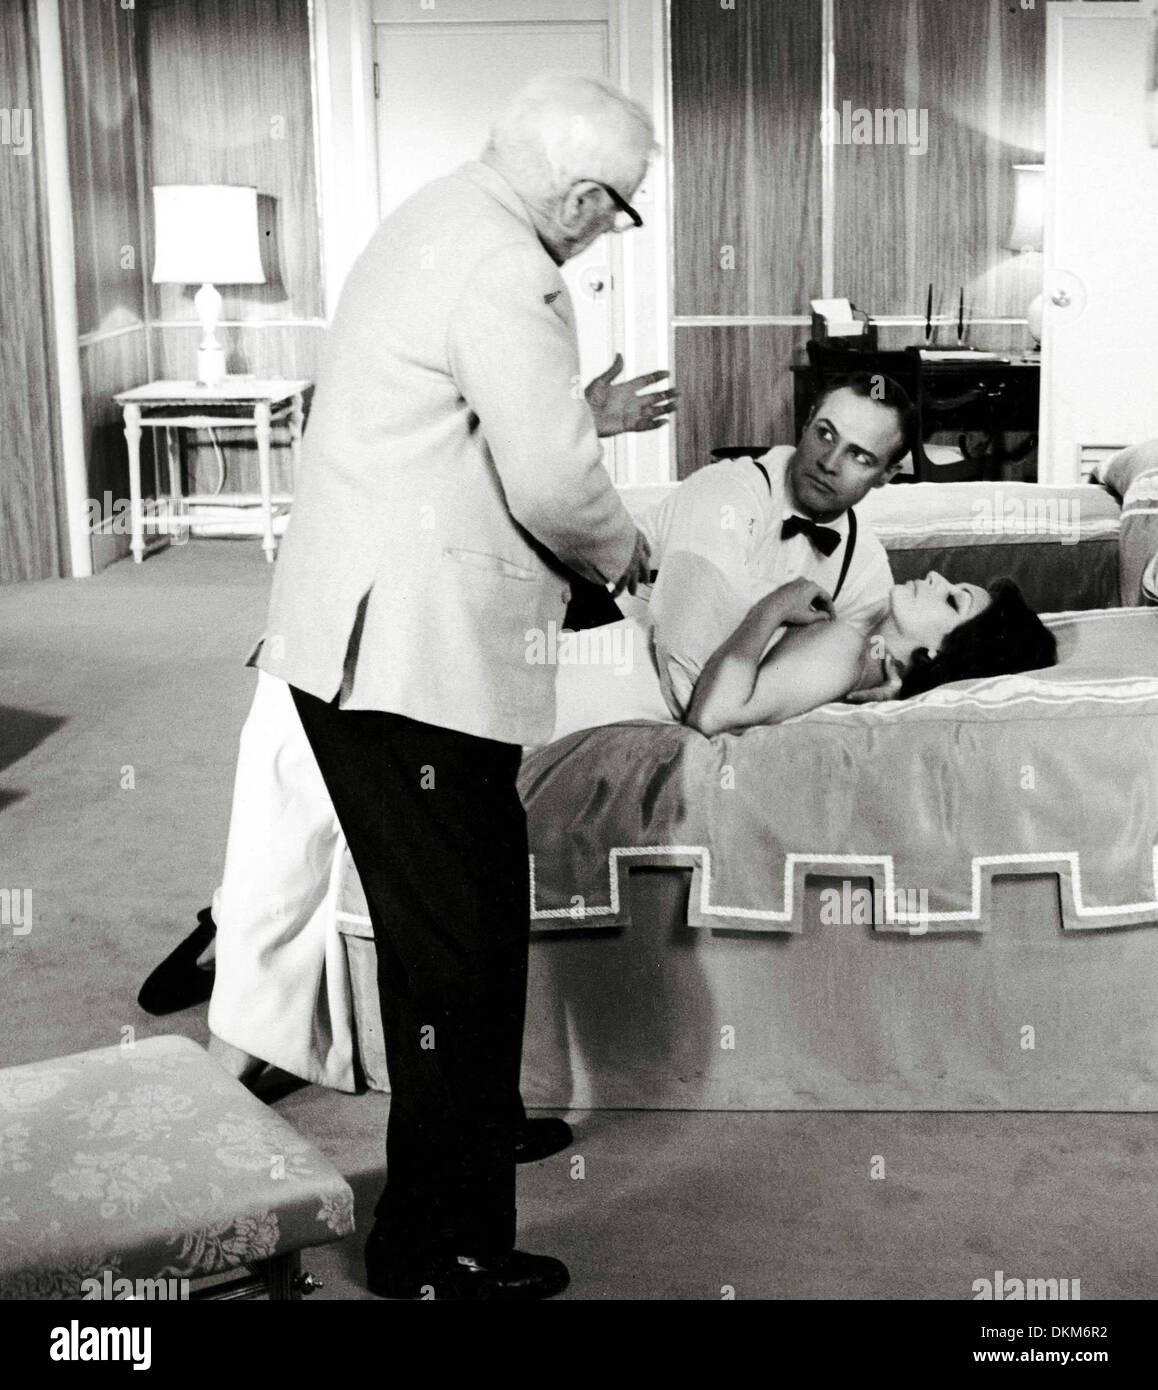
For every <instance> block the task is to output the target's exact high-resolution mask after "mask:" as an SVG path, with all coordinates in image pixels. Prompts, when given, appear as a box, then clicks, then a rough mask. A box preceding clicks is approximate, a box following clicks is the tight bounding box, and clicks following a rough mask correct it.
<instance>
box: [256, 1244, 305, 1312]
mask: <svg viewBox="0 0 1158 1390" xmlns="http://www.w3.org/2000/svg"><path fill="white" fill-rule="evenodd" d="M263 1269H264V1273H265V1281H266V1286H267V1287H268V1289H269V1300H270V1302H271V1303H285V1302H294V1303H298V1302H300V1301H301V1297H302V1291H301V1283H300V1277H299V1276H300V1275H301V1272H302V1252H301V1251H300V1250H291V1251H290V1252H289V1254H288V1255H275V1256H274V1258H273V1259H272V1260H266V1261H265V1264H264V1266H263Z"/></svg>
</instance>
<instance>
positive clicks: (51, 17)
mask: <svg viewBox="0 0 1158 1390" xmlns="http://www.w3.org/2000/svg"><path fill="white" fill-rule="evenodd" d="M36 29H37V43H38V46H39V50H40V100H41V105H42V107H43V111H42V117H43V122H42V123H43V127H44V182H45V189H46V201H47V220H48V262H49V279H50V281H51V286H52V317H53V329H54V335H53V336H54V339H55V354H56V379H57V401H58V405H59V412H60V448H61V472H62V474H63V478H64V502H65V515H66V518H67V524H68V551H69V559H70V565H71V570H72V577H73V578H74V579H87V578H88V577H89V576H90V575H91V574H92V572H93V565H92V544H91V541H90V539H89V530H88V511H87V507H86V502H87V500H88V465H87V462H86V459H85V447H84V394H83V391H82V388H81V376H80V349H79V346H78V343H79V337H80V333H79V325H78V322H77V312H76V255H75V248H74V244H73V231H72V190H71V186H70V184H69V177H68V124H67V114H66V112H65V103H64V56H63V52H62V47H61V36H60V10H59V7H58V0H36Z"/></svg>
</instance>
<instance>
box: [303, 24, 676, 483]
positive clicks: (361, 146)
mask: <svg viewBox="0 0 1158 1390" xmlns="http://www.w3.org/2000/svg"><path fill="white" fill-rule="evenodd" d="M546 3H547V4H548V6H550V5H551V4H554V5H556V6H557V8H558V10H559V19H560V20H561V21H571V22H574V21H575V20H578V19H585V18H593V19H601V20H604V21H606V22H607V23H608V25H609V28H610V31H611V38H612V42H611V58H612V64H613V71H612V77H613V79H614V80H615V81H616V82H618V84H619V85H620V86H621V87H622V88H623V90H624V91H626V92H627V93H628V95H630V96H632V97H634V98H635V99H636V100H637V101H640V102H642V103H643V105H644V106H646V107H647V109H648V110H649V111H650V112H651V114H652V119H653V120H654V122H655V132H656V141H657V143H658V144H659V145H660V148H661V154H659V155H658V156H657V157H656V158H655V159H654V160H653V161H652V165H651V169H650V172H649V173H648V176H647V179H646V180H645V183H644V187H643V190H642V191H641V195H640V197H639V199H638V201H639V206H640V211H641V213H642V214H643V217H644V227H643V229H642V230H641V231H639V232H637V233H633V234H632V235H631V236H625V237H623V238H621V242H622V254H623V266H624V283H623V294H622V297H621V300H622V313H623V340H622V351H623V354H624V358H625V360H626V367H627V371H628V372H630V373H631V374H633V375H634V374H637V373H642V372H645V371H652V370H658V369H660V368H665V367H666V368H670V367H671V363H672V358H671V342H670V337H671V314H672V308H671V277H670V216H669V204H670V197H669V177H668V170H669V161H668V159H667V158H666V151H667V148H668V143H669V140H668V135H669V128H670V127H669V119H668V69H669V57H668V24H667V5H666V0H546ZM542 6H543V0H536V10H537V11H538V12H539V14H541V13H542ZM518 10H519V0H437V5H436V6H428V5H425V4H421V3H418V4H416V3H415V0H310V35H311V66H312V70H313V82H312V88H313V101H314V130H315V159H316V163H317V175H318V179H317V182H318V218H319V224H320V228H321V241H322V270H323V282H324V297H325V306H326V316H327V318H330V317H331V316H332V315H333V312H334V308H335V306H336V304H337V299H338V294H339V292H340V290H341V287H342V284H343V283H344V281H345V278H346V275H347V274H348V273H349V270H350V267H351V265H352V264H353V262H354V260H355V259H356V258H357V256H358V254H359V253H360V252H361V250H362V248H363V247H364V246H365V244H366V242H367V241H368V240H369V239H370V237H371V236H372V235H373V232H374V230H375V228H376V227H377V225H378V149H377V112H376V108H375V98H374V67H373V64H374V45H375V35H374V26H375V24H376V23H388V22H391V20H395V19H396V20H398V21H404V22H406V23H411V24H413V23H415V22H419V23H420V22H422V20H423V18H424V15H425V16H426V18H427V19H428V20H429V21H437V22H440V23H453V22H455V20H456V18H458V19H461V20H462V22H470V23H474V24H477V23H478V22H479V21H480V20H483V19H488V18H490V19H494V20H496V21H500V20H502V19H503V18H511V17H518ZM480 144H481V140H480ZM624 442H625V445H626V448H625V450H624V454H625V458H624V465H625V469H624V471H625V476H624V478H623V479H622V480H621V481H622V482H624V483H629V484H630V483H636V484H645V483H660V482H668V481H670V480H672V479H674V478H675V431H674V428H673V427H672V426H671V425H669V426H667V427H666V428H664V429H662V430H657V431H654V432H652V433H647V434H631V435H628V436H627V437H626V440H625V441H624Z"/></svg>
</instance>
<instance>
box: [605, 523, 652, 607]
mask: <svg viewBox="0 0 1158 1390" xmlns="http://www.w3.org/2000/svg"><path fill="white" fill-rule="evenodd" d="M650 581H651V546H650V545H648V543H647V537H646V536H645V535H644V534H643V532H642V531H640V530H639V529H638V528H636V532H635V550H634V551H633V552H632V556H631V563H630V564H629V565H628V566H627V568H626V569H625V570H624V571H623V575H622V577H621V578H620V580H619V583H618V584H616V586H615V588H614V589H613V590H612V591H611V596H612V598H616V597H617V596H618V595H619V594H621V593H623V591H624V589H626V590H627V592H628V593H629V594H634V593H635V591H636V589H637V588H638V587H639V585H640V584H648V583H650Z"/></svg>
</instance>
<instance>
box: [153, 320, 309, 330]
mask: <svg viewBox="0 0 1158 1390" xmlns="http://www.w3.org/2000/svg"><path fill="white" fill-rule="evenodd" d="M148 326H149V327H150V328H199V327H200V325H199V324H198V322H197V320H196V319H154V320H153V321H152V323H150V324H149V325H148ZM217 326H218V328H327V327H328V326H329V324H328V322H327V320H326V319H218V320H217Z"/></svg>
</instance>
